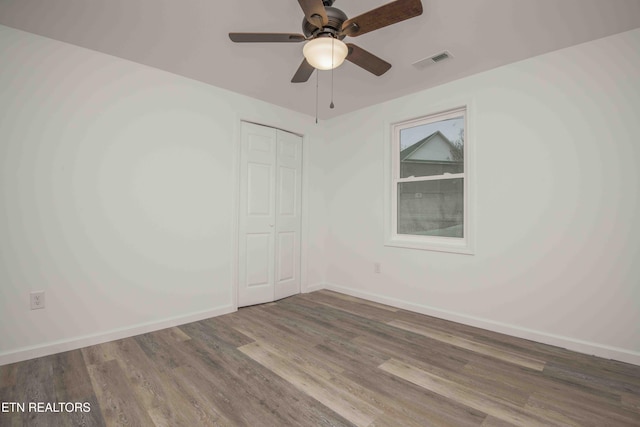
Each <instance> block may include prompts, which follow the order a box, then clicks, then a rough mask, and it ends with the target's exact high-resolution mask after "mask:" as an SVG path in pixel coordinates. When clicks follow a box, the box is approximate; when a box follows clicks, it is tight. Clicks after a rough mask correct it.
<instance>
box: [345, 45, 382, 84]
mask: <svg viewBox="0 0 640 427" xmlns="http://www.w3.org/2000/svg"><path fill="white" fill-rule="evenodd" d="M347 47H348V48H349V54H348V55H347V60H348V61H351V62H353V63H354V64H356V65H357V66H359V67H362V68H364V69H365V70H367V71H368V72H370V73H373V74H375V75H376V76H381V75H383V74H384V73H386V72H387V71H389V68H391V64H389V63H388V62H387V61H385V60H383V59H380V58H378V57H377V56H375V55H374V54H373V53H369V52H367V51H366V50H364V49H363V48H361V47H358V46H356V45H355V44H353V43H347Z"/></svg>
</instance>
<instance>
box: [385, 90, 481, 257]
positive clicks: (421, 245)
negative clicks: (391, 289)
mask: <svg viewBox="0 0 640 427" xmlns="http://www.w3.org/2000/svg"><path fill="white" fill-rule="evenodd" d="M424 110H425V114H422V115H420V116H419V117H413V118H409V119H406V118H405V119H403V118H402V117H401V116H398V117H397V119H396V120H393V121H389V122H385V135H386V137H385V164H386V167H385V241H384V245H385V246H391V247H399V248H407V249H421V250H429V251H438V252H451V253H460V254H469V255H473V254H474V253H475V247H474V244H475V221H474V219H475V215H474V212H475V176H474V160H475V159H474V157H475V156H474V150H475V144H474V138H473V136H474V131H473V111H474V109H473V100H465V101H464V102H450V103H448V104H439V105H434V106H432V107H430V108H425V109H424ZM461 114H463V115H464V155H463V161H464V172H463V173H456V174H448V175H444V174H443V175H431V176H423V177H412V178H400V131H401V130H402V129H407V128H411V127H416V126H420V125H423V124H428V123H433V122H437V121H441V120H446V119H449V118H453V117H459V116H460V115H461ZM456 178H458V179H459V178H462V180H463V230H464V231H463V237H461V238H460V237H443V236H422V235H411V234H398V232H397V230H398V223H397V221H398V193H397V191H398V184H399V183H405V182H420V181H434V180H443V179H456Z"/></svg>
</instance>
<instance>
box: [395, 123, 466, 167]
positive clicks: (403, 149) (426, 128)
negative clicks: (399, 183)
mask: <svg viewBox="0 0 640 427" xmlns="http://www.w3.org/2000/svg"><path fill="white" fill-rule="evenodd" d="M463 153H464V116H460V117H454V118H451V119H446V120H440V121H437V122H433V123H429V124H426V125H420V126H413V127H409V128H405V129H402V130H401V131H400V178H408V177H410V176H433V175H443V174H445V173H463V172H464V154H463Z"/></svg>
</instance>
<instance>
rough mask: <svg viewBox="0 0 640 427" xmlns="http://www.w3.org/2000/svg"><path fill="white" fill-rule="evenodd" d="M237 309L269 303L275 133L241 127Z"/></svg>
mask: <svg viewBox="0 0 640 427" xmlns="http://www.w3.org/2000/svg"><path fill="white" fill-rule="evenodd" d="M241 140H242V147H241V154H240V218H239V221H238V222H239V224H238V225H239V229H240V236H239V242H238V243H239V244H238V249H239V254H238V261H239V271H238V281H239V289H238V306H245V305H252V304H259V303H262V302H268V301H273V296H274V286H273V282H274V263H273V259H274V243H275V240H274V236H275V200H276V195H275V188H276V185H275V182H276V157H277V141H276V130H275V129H271V128H268V127H264V126H258V125H254V124H251V123H243V124H242V137H241Z"/></svg>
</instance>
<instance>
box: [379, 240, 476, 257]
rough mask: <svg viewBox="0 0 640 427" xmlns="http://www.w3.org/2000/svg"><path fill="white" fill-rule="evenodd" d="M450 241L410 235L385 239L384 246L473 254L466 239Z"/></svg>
mask: <svg viewBox="0 0 640 427" xmlns="http://www.w3.org/2000/svg"><path fill="white" fill-rule="evenodd" d="M455 240H457V241H452V240H451V239H446V238H444V239H438V238H433V239H429V240H426V239H411V238H410V237H407V238H405V237H396V238H391V239H386V241H385V242H384V245H385V246H390V247H395V248H404V249H418V250H423V251H435V252H448V253H455V254H463V255H473V254H474V253H475V252H474V250H473V248H471V247H470V245H469V242H468V241H460V240H462V239H460V240H458V239H455Z"/></svg>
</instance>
